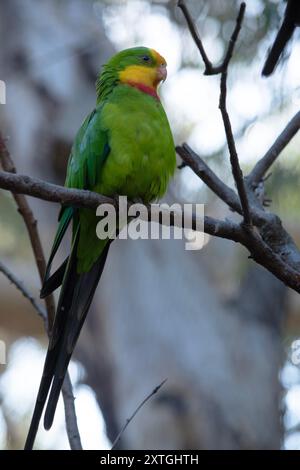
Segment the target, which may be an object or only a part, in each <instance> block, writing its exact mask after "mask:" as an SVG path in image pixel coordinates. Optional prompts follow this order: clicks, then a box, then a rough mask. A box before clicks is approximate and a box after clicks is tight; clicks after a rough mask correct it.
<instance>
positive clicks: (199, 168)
mask: <svg viewBox="0 0 300 470" xmlns="http://www.w3.org/2000/svg"><path fill="white" fill-rule="evenodd" d="M176 151H177V153H178V155H180V157H181V158H182V160H183V161H184V162H185V164H186V165H187V166H189V167H190V168H191V169H192V170H193V171H194V173H195V174H196V175H197V176H199V178H200V179H201V180H202V181H203V182H204V183H205V184H206V185H207V186H208V187H209V188H210V189H211V190H212V191H213V192H214V193H215V194H216V195H217V196H218V197H219V198H220V199H221V200H222V201H223V202H225V203H226V204H227V205H228V206H229V207H231V209H233V210H234V211H236V212H238V213H239V214H241V213H242V208H241V204H240V202H239V200H238V197H237V195H236V193H235V192H234V190H233V189H231V188H230V187H229V186H227V185H226V184H225V183H223V181H222V180H221V179H220V178H219V177H218V176H217V175H216V174H215V173H214V172H213V171H212V170H211V169H210V168H209V166H208V165H207V164H206V163H205V161H204V160H203V159H202V158H201V157H200V156H199V155H198V154H197V153H196V152H194V150H192V149H191V147H190V146H189V145H188V144H185V143H184V144H183V145H182V146H177V147H176Z"/></svg>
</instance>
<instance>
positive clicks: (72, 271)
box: [25, 47, 176, 449]
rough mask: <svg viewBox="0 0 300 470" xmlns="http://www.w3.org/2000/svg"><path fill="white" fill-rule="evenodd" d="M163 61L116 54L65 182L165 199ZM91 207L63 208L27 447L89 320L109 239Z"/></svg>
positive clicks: (169, 165) (170, 155)
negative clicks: (51, 312)
mask: <svg viewBox="0 0 300 470" xmlns="http://www.w3.org/2000/svg"><path fill="white" fill-rule="evenodd" d="M166 76H167V69H166V61H165V59H164V58H163V57H162V56H161V55H160V54H158V52H156V51H155V50H153V49H148V48H146V47H134V48H131V49H126V50H123V51H121V52H119V53H117V54H116V55H114V56H113V57H112V58H111V59H110V60H109V61H108V63H107V64H106V65H104V66H103V69H102V72H101V74H100V75H99V78H98V80H97V82H96V91H97V101H96V107H95V109H94V110H93V111H92V112H91V113H90V114H89V115H88V116H87V118H86V119H85V121H84V122H83V124H82V126H81V128H80V129H79V131H78V133H77V135H76V138H75V142H74V144H73V147H72V150H71V154H70V158H69V163H68V169H67V176H66V183H65V185H66V186H67V187H69V188H79V189H89V190H91V191H96V192H98V193H99V194H103V195H106V196H115V195H126V196H128V198H129V199H131V200H140V201H143V202H145V203H148V202H150V201H153V200H156V199H158V198H160V197H161V196H162V195H163V194H164V193H165V191H166V189H167V185H168V182H169V179H170V177H171V176H172V175H173V173H174V171H175V168H176V157H175V148H174V142H173V137H172V133H171V130H170V126H169V123H168V119H167V116H166V114H165V111H164V109H163V106H162V104H161V102H160V99H159V96H158V94H157V87H158V85H159V83H160V82H161V81H163V80H165V79H166ZM98 221H99V218H97V217H96V212H95V211H94V210H91V209H82V208H81V209H80V208H76V207H72V206H63V207H62V209H61V212H60V216H59V226H58V230H57V233H56V237H55V239H54V243H53V247H52V251H51V254H50V258H49V261H48V266H47V270H46V275H45V280H44V283H43V286H42V290H41V297H45V296H47V295H49V294H50V293H51V292H53V291H54V290H55V289H56V288H58V287H59V286H60V285H62V287H61V291H60V296H59V300H58V305H57V310H56V314H55V319H54V325H53V328H52V333H51V335H50V340H49V347H48V351H47V355H46V359H45V364H44V370H43V376H42V379H41V383H40V387H39V391H38V396H37V400H36V404H35V408H34V413H33V417H32V421H31V425H30V429H29V432H28V436H27V440H26V444H25V449H31V448H32V446H33V443H34V440H35V436H36V433H37V430H38V425H39V421H40V419H41V415H42V412H43V409H44V406H45V404H46V401H47V397H48V395H49V398H48V402H47V406H46V411H45V416H44V427H45V429H49V428H50V427H51V425H52V422H53V418H54V414H55V409H56V406H57V402H58V398H59V394H60V391H61V387H62V384H63V381H64V378H65V374H66V371H67V368H68V364H69V361H70V359H71V356H72V353H73V350H74V347H75V344H76V342H77V339H78V336H79V333H80V330H81V328H82V325H83V323H84V320H85V318H86V315H87V312H88V310H89V307H90V304H91V301H92V299H93V295H94V292H95V289H96V287H97V284H98V282H99V279H100V276H101V274H102V271H103V268H104V264H105V260H106V257H107V252H108V248H109V246H110V242H111V240H109V239H106V240H100V239H98V238H97V235H96V225H97V222H98ZM70 222H72V227H73V229H72V230H73V231H72V245H71V252H70V255H69V257H68V258H67V259H66V260H65V262H64V263H63V264H62V266H61V267H60V268H59V269H58V270H57V271H56V272H55V273H54V274H52V275H50V270H51V265H52V261H53V258H54V256H55V254H56V252H57V250H58V248H59V245H60V243H61V241H62V238H63V236H64V235H65V233H66V231H67V228H68V226H69V224H70Z"/></svg>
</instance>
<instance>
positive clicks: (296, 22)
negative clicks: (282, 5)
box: [262, 0, 300, 77]
mask: <svg viewBox="0 0 300 470" xmlns="http://www.w3.org/2000/svg"><path fill="white" fill-rule="evenodd" d="M297 26H300V1H299V0H287V6H286V9H285V14H284V19H283V22H282V25H281V27H280V29H279V31H278V33H277V36H276V38H275V41H274V44H273V46H272V48H271V50H270V52H269V54H268V57H267V60H266V62H265V65H264V68H263V71H262V74H263V75H264V76H265V77H268V76H269V75H271V74H272V73H273V71H274V69H275V67H276V65H277V62H278V60H279V58H280V56H281V54H282V53H283V51H284V49H285V47H286V45H287V43H288V42H289V40H290V39H291V37H292V35H293V33H294V31H295V29H296V27H297Z"/></svg>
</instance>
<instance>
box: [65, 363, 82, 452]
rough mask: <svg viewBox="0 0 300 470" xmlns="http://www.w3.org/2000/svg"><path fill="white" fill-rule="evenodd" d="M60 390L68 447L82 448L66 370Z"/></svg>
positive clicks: (71, 389) (70, 384) (73, 399)
mask: <svg viewBox="0 0 300 470" xmlns="http://www.w3.org/2000/svg"><path fill="white" fill-rule="evenodd" d="M61 391H62V395H63V399H64V408H65V421H66V429H67V435H68V439H69V443H70V447H71V449H72V450H82V444H81V440H80V434H79V429H78V424H77V417H76V409H75V397H74V395H73V387H72V382H71V379H70V374H69V373H68V372H67V374H66V376H65V379H64V383H63V386H62V389H61Z"/></svg>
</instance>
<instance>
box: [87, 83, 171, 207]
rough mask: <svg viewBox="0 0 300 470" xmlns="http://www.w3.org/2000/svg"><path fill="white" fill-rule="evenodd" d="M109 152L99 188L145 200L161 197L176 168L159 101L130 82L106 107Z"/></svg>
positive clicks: (169, 132) (103, 113)
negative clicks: (132, 85)
mask: <svg viewBox="0 0 300 470" xmlns="http://www.w3.org/2000/svg"><path fill="white" fill-rule="evenodd" d="M102 119H103V126H104V129H105V130H106V131H107V133H108V136H109V147H110V153H109V156H108V158H107V160H106V162H105V165H104V166H103V168H102V170H101V175H100V179H99V184H97V188H96V190H97V191H98V192H99V193H101V194H105V195H116V194H119V195H127V196H128V198H129V199H141V200H143V201H144V202H150V201H152V200H155V199H158V198H160V197H161V196H162V195H163V194H164V193H165V191H166V189H167V185H168V181H169V179H170V177H171V176H172V175H173V173H174V170H175V167H176V157H175V149H174V142H173V137H172V133H171V130H170V126H169V123H168V120H167V117H166V114H165V112H164V109H163V107H162V105H161V103H160V101H159V100H157V99H156V98H154V97H152V96H149V95H147V94H145V93H143V92H142V91H140V90H137V89H135V88H133V87H130V86H128V85H122V86H118V87H116V90H115V91H114V92H113V94H112V97H111V98H110V100H109V101H107V103H105V104H104V106H103V111H102Z"/></svg>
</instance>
